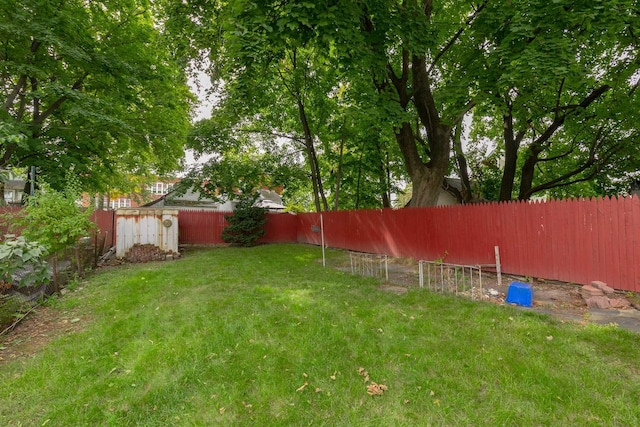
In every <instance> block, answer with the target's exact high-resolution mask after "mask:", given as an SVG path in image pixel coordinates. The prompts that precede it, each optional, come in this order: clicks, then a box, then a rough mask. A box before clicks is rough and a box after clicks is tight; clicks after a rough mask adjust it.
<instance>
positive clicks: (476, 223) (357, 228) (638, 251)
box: [297, 197, 640, 291]
mask: <svg viewBox="0 0 640 427" xmlns="http://www.w3.org/2000/svg"><path fill="white" fill-rule="evenodd" d="M321 218H322V221H321ZM321 222H322V224H323V226H324V238H325V244H326V245H327V246H331V247H336V248H343V249H348V250H355V251H362V252H371V253H380V254H387V255H391V256H402V257H410V258H414V259H427V260H434V259H444V260H446V261H447V262H450V263H460V264H493V263H495V252H494V247H495V246H498V247H499V250H500V258H501V267H502V271H504V272H505V273H512V274H518V275H523V276H531V277H542V278H546V279H556V280H562V281H567V282H574V283H582V284H586V283H589V282H591V281H593V280H602V281H604V282H606V283H608V284H609V285H610V286H612V287H614V288H616V289H620V290H630V291H640V265H638V264H639V263H638V262H637V259H638V257H639V256H640V199H638V198H637V197H634V198H630V197H627V198H608V197H607V198H598V199H583V200H578V199H572V200H559V201H547V202H539V201H538V202H526V201H515V202H506V203H493V204H481V205H467V206H447V207H437V208H408V209H400V210H391V209H385V210H363V211H349V212H347V211H340V212H324V213H322V215H320V214H317V213H308V214H300V215H298V229H297V237H298V242H301V243H310V244H317V245H319V244H320V239H321V236H320V225H321Z"/></svg>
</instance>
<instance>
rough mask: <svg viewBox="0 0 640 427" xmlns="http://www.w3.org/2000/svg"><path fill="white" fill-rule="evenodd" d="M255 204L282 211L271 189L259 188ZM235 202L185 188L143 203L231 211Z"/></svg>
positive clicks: (190, 208) (189, 208)
mask: <svg viewBox="0 0 640 427" xmlns="http://www.w3.org/2000/svg"><path fill="white" fill-rule="evenodd" d="M259 192H260V194H259V195H258V200H257V201H256V203H255V206H259V207H263V208H266V209H267V210H269V211H283V210H284V209H285V206H284V205H283V204H282V196H280V195H279V194H278V193H277V192H275V191H273V190H267V189H264V190H260V191H259ZM236 204H237V202H236V201H234V200H227V201H217V200H214V199H212V198H209V197H203V196H202V194H200V192H196V191H192V190H191V189H189V190H187V191H186V192H185V193H184V194H181V195H178V194H176V193H175V192H173V191H171V192H169V193H168V194H166V195H164V196H162V197H160V198H158V199H156V200H154V201H152V202H149V203H147V204H145V205H144V206H145V207H157V208H160V207H171V208H176V209H180V210H200V209H205V210H212V211H223V212H231V211H233V210H234V209H235V207H236Z"/></svg>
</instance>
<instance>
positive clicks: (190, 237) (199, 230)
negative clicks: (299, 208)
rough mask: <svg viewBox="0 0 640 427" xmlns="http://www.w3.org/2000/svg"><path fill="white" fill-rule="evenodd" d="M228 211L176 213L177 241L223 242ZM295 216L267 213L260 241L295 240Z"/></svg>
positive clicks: (197, 242)
mask: <svg viewBox="0 0 640 427" xmlns="http://www.w3.org/2000/svg"><path fill="white" fill-rule="evenodd" d="M229 214H230V212H213V211H207V210H193V211H192V210H189V211H180V212H179V213H178V230H179V231H178V233H179V236H178V238H179V242H180V244H183V245H198V244H204V245H216V244H223V243H225V242H224V241H223V240H222V237H221V234H222V230H223V229H224V228H225V227H226V226H227V221H226V219H225V218H224V217H225V215H229ZM296 230H297V218H296V216H295V215H291V214H285V213H272V214H268V215H267V222H266V224H265V235H264V236H263V237H262V238H261V239H260V240H259V241H260V242H261V243H286V242H296V241H297V234H296Z"/></svg>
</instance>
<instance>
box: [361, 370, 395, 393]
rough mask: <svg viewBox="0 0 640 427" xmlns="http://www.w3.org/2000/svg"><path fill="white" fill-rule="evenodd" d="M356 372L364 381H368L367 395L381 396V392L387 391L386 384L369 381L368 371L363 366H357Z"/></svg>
mask: <svg viewBox="0 0 640 427" xmlns="http://www.w3.org/2000/svg"><path fill="white" fill-rule="evenodd" d="M358 373H359V374H360V375H362V376H363V377H364V382H365V383H370V384H368V385H367V394H368V395H369V396H382V393H384V392H385V391H387V388H388V387H387V386H386V385H384V384H378V383H376V382H374V381H371V379H370V378H369V372H367V370H366V369H364V368H363V367H359V368H358Z"/></svg>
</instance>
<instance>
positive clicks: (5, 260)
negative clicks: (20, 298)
mask: <svg viewBox="0 0 640 427" xmlns="http://www.w3.org/2000/svg"><path fill="white" fill-rule="evenodd" d="M46 254H47V251H46V249H45V247H44V246H43V245H41V244H40V243H38V242H35V241H28V240H27V239H26V238H25V237H24V236H20V237H16V236H15V235H13V234H7V235H5V240H4V242H2V243H0V283H2V282H4V283H7V284H12V283H15V284H16V285H17V286H18V287H24V286H34V285H38V284H41V283H49V270H48V265H47V261H46V260H45V259H44V257H45V256H46ZM17 272H20V274H18V275H16V273H17ZM16 279H17V280H16Z"/></svg>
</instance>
